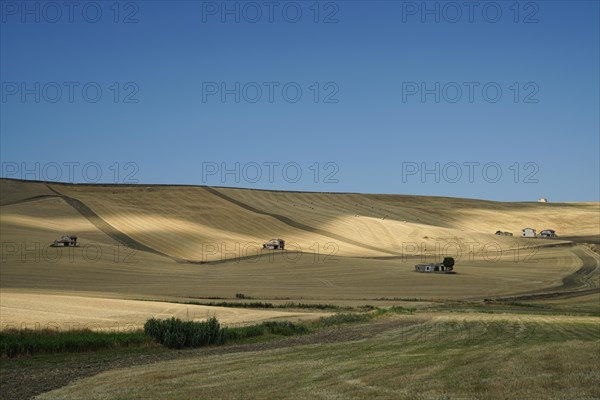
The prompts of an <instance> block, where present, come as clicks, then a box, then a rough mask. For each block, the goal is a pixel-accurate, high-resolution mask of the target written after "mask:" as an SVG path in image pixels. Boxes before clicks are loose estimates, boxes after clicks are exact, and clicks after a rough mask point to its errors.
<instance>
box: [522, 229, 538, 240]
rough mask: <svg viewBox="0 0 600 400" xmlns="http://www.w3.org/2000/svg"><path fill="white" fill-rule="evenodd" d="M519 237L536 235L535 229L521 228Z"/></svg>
mask: <svg viewBox="0 0 600 400" xmlns="http://www.w3.org/2000/svg"><path fill="white" fill-rule="evenodd" d="M521 237H533V238H534V237H536V235H535V229H533V228H523V229H521Z"/></svg>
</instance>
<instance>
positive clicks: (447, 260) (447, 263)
mask: <svg viewBox="0 0 600 400" xmlns="http://www.w3.org/2000/svg"><path fill="white" fill-rule="evenodd" d="M442 264H444V267H446V269H447V270H448V271H452V270H453V269H454V258H453V257H444V261H443V262H442Z"/></svg>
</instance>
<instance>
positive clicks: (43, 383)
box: [0, 317, 425, 400]
mask: <svg viewBox="0 0 600 400" xmlns="http://www.w3.org/2000/svg"><path fill="white" fill-rule="evenodd" d="M424 320H425V318H417V317H409V318H401V319H398V318H394V319H383V320H380V321H374V322H373V321H372V322H369V323H361V324H356V325H346V326H336V327H332V328H327V329H324V330H321V331H319V332H317V333H314V334H310V335H303V336H291V337H288V338H284V339H281V340H276V341H271V342H263V343H255V344H244V345H227V346H220V347H206V348H199V349H192V350H164V349H151V350H146V351H144V350H140V351H139V352H131V353H129V352H127V351H124V352H122V353H121V352H111V353H107V352H104V353H103V352H97V353H87V354H85V353H84V354H74V355H72V356H71V355H69V356H68V358H66V359H64V360H62V361H61V362H59V363H58V362H55V361H52V359H48V360H43V361H39V362H36V363H35V365H27V366H20V367H18V368H14V369H8V368H7V367H8V366H10V363H11V362H14V360H2V363H3V364H4V365H3V366H2V370H1V371H2V374H1V375H0V387H1V388H2V390H1V391H0V399H6V400H13V399H14V400H17V399H19V400H21V399H30V398H32V397H33V396H36V395H38V394H40V393H43V392H47V391H50V390H54V389H57V388H60V387H62V386H65V385H67V384H68V383H70V382H72V381H73V380H75V379H79V378H84V377H88V376H92V375H96V374H98V373H100V372H103V371H107V370H110V369H116V368H124V367H130V366H134V365H141V364H149V363H155V362H159V361H167V360H175V359H179V358H189V357H205V356H210V355H219V354H229V353H242V352H250V351H263V350H271V349H278V348H286V347H293V346H304V345H311V344H323V343H336V342H349V341H355V340H361V339H366V338H370V337H374V336H376V335H378V334H380V333H382V332H384V331H387V330H390V329H397V328H399V327H405V326H411V325H415V324H418V323H420V322H422V321H424ZM17 362H18V361H17Z"/></svg>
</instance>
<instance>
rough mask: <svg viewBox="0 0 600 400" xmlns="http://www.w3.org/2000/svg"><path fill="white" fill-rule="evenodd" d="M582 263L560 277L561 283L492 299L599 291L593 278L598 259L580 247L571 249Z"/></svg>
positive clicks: (598, 268)
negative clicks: (526, 292)
mask: <svg viewBox="0 0 600 400" xmlns="http://www.w3.org/2000/svg"><path fill="white" fill-rule="evenodd" d="M571 251H572V252H573V254H575V255H576V256H577V257H579V259H581V262H582V263H583V265H582V266H581V267H580V268H579V269H578V270H577V271H575V272H573V273H572V274H569V275H567V276H565V277H564V278H563V279H562V285H560V286H554V287H551V288H547V289H542V290H540V291H538V292H537V293H536V292H533V293H529V294H522V295H516V296H507V297H498V298H494V299H492V300H493V301H522V300H544V299H558V298H571V297H579V296H585V295H588V294H594V293H600V287H597V286H596V284H595V283H594V281H593V278H594V277H595V276H596V275H598V274H599V273H600V261H599V260H598V258H597V257H595V256H592V255H591V254H590V253H588V252H587V251H585V250H583V249H582V248H580V247H573V248H572V249H571Z"/></svg>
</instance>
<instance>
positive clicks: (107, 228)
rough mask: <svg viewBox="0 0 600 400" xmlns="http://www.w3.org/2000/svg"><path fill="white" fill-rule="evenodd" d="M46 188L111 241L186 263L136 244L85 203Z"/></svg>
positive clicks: (136, 242)
mask: <svg viewBox="0 0 600 400" xmlns="http://www.w3.org/2000/svg"><path fill="white" fill-rule="evenodd" d="M46 186H47V187H48V189H50V190H51V191H53V192H54V193H56V194H57V195H58V197H60V198H61V199H63V200H64V201H65V202H66V203H67V204H68V205H70V206H71V207H73V208H74V209H75V210H76V211H77V212H78V213H79V214H81V215H82V216H83V217H84V218H86V219H87V220H88V221H90V222H91V223H92V224H94V226H95V227H96V228H98V229H100V230H101V231H102V232H104V233H105V234H106V235H108V236H109V237H111V238H112V239H114V240H116V241H117V242H119V243H121V244H122V245H124V246H126V247H129V248H131V249H134V250H138V251H145V252H148V253H152V254H156V255H159V256H163V257H167V258H170V259H171V260H173V261H176V262H187V260H183V259H180V258H177V257H173V256H170V255H168V254H165V253H163V252H160V251H158V250H156V249H154V248H152V247H149V246H146V245H145V244H143V243H141V242H138V241H137V240H135V239H133V238H132V237H131V236H129V235H127V234H125V233H124V232H121V231H120V230H118V229H117V228H115V227H114V226H112V225H111V224H109V223H108V222H106V221H105V220H104V219H103V218H102V217H100V216H99V215H98V214H96V213H95V212H94V211H93V210H92V209H91V208H89V207H88V206H87V205H85V203H83V202H82V201H81V200H77V199H75V198H73V197H69V196H67V195H64V194H62V193H60V192H59V191H57V190H55V189H54V188H52V187H51V186H50V185H46Z"/></svg>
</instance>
